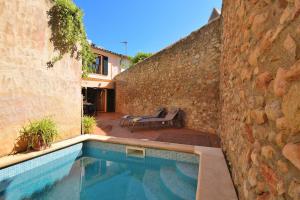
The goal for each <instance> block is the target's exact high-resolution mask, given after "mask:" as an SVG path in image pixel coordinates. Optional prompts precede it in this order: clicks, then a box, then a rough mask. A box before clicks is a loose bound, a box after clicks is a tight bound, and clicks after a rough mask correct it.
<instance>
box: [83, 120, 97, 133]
mask: <svg viewBox="0 0 300 200" xmlns="http://www.w3.org/2000/svg"><path fill="white" fill-rule="evenodd" d="M95 127H96V119H95V117H90V116H83V133H84V134H88V133H92V132H93V131H94V129H95Z"/></svg>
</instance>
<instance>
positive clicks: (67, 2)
mask: <svg viewBox="0 0 300 200" xmlns="http://www.w3.org/2000/svg"><path fill="white" fill-rule="evenodd" d="M52 1H53V3H54V5H53V7H52V8H51V9H50V10H49V11H48V16H49V22H48V23H49V26H50V28H51V30H52V35H51V38H50V40H51V42H52V43H53V45H54V49H55V50H56V51H58V53H59V55H58V56H56V57H54V58H53V59H52V60H51V61H49V62H48V63H47V65H48V67H53V66H54V64H55V62H57V61H58V60H60V59H61V58H62V57H63V55H64V54H67V53H70V54H71V56H72V57H75V58H76V59H78V60H79V59H82V70H83V76H86V73H87V72H88V71H89V67H90V66H91V64H92V63H93V62H94V60H95V57H94V54H93V53H92V51H91V49H90V44H89V43H88V40H87V35H86V32H85V28H84V24H83V12H82V11H81V10H80V9H79V8H78V7H77V6H76V5H75V4H74V3H73V1H72V0H52Z"/></svg>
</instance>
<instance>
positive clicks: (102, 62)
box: [92, 55, 108, 75]
mask: <svg viewBox="0 0 300 200" xmlns="http://www.w3.org/2000/svg"><path fill="white" fill-rule="evenodd" d="M92 72H93V73H97V74H102V75H108V57H106V56H102V55H97V56H96V60H95V62H94V63H93V65H92Z"/></svg>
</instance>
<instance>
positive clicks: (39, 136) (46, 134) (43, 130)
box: [20, 117, 58, 149]
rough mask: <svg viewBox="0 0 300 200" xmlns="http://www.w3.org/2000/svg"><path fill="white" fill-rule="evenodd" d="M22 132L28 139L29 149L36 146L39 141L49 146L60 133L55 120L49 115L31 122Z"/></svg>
mask: <svg viewBox="0 0 300 200" xmlns="http://www.w3.org/2000/svg"><path fill="white" fill-rule="evenodd" d="M20 132H21V134H22V137H24V138H26V139H27V141H28V145H27V148H28V149H29V148H31V147H34V145H35V144H36V143H37V142H39V141H41V143H42V145H44V146H49V145H51V143H52V142H53V141H54V139H55V137H56V136H57V134H58V132H57V127H56V124H55V122H54V121H53V120H52V119H51V118H48V117H47V118H44V119H41V120H37V121H33V122H30V123H29V124H28V125H26V126H24V127H23V128H22V129H21V131H20Z"/></svg>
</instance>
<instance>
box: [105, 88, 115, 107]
mask: <svg viewBox="0 0 300 200" xmlns="http://www.w3.org/2000/svg"><path fill="white" fill-rule="evenodd" d="M115 99H116V98H115V90H111V89H108V90H107V109H106V111H107V112H115V103H116V101H115Z"/></svg>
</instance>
